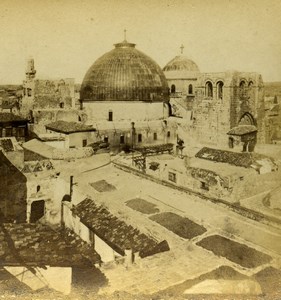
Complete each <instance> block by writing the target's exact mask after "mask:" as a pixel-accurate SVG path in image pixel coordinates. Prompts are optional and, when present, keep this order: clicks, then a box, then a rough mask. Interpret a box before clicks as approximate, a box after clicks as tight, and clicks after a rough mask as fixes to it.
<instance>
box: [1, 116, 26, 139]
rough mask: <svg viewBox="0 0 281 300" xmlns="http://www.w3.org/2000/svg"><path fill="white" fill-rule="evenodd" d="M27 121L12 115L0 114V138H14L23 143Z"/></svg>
mask: <svg viewBox="0 0 281 300" xmlns="http://www.w3.org/2000/svg"><path fill="white" fill-rule="evenodd" d="M27 123H28V120H26V119H25V118H23V117H20V116H17V115H14V114H12V113H7V112H1V113H0V137H12V136H13V137H15V138H17V140H19V141H25V139H26V137H27V136H28V130H27V129H28V128H27V126H28V125H27Z"/></svg>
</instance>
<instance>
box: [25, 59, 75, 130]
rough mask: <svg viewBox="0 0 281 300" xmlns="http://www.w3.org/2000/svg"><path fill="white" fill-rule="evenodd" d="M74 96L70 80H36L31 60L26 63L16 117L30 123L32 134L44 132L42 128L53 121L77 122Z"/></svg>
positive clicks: (72, 84)
mask: <svg viewBox="0 0 281 300" xmlns="http://www.w3.org/2000/svg"><path fill="white" fill-rule="evenodd" d="M75 96H76V94H75V86H74V79H72V78H64V79H56V80H53V79H52V80H47V79H37V78H36V70H35V67H34V60H33V59H29V60H28V62H27V68H26V79H25V80H24V81H23V95H22V99H21V101H20V114H21V115H22V116H24V117H26V118H28V119H29V120H30V121H31V122H32V123H33V127H32V128H31V129H32V131H36V132H44V131H45V127H44V125H45V124H47V123H50V122H54V121H57V120H65V121H79V119H81V117H80V116H79V113H78V111H77V109H76V107H75V103H76V99H75Z"/></svg>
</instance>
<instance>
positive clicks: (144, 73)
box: [80, 40, 169, 101]
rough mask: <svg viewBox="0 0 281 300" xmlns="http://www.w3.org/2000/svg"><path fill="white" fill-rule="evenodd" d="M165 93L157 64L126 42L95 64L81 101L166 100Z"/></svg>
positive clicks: (166, 95) (161, 72) (163, 76)
mask: <svg viewBox="0 0 281 300" xmlns="http://www.w3.org/2000/svg"><path fill="white" fill-rule="evenodd" d="M168 94H169V93H168V84H167V81H166V78H165V75H164V73H163V71H162V70H161V68H160V67H159V66H158V64H157V63H156V62H155V61H153V60H152V59H151V58H150V57H148V56H147V55H145V54H144V53H142V52H140V51H138V50H136V49H135V44H132V43H128V42H127V41H126V40H125V41H123V42H122V43H118V44H115V49H113V50H111V51H110V52H108V53H105V54H104V55H103V56H101V57H100V58H99V59H98V60H96V61H95V63H94V64H93V65H92V66H91V67H90V69H89V70H88V72H87V73H86V75H85V77H84V80H83V83H82V86H81V91H80V96H81V100H82V101H100V100H105V101H106V100H107V101H115V100H117V101H137V100H139V101H166V100H168V98H169V95H168Z"/></svg>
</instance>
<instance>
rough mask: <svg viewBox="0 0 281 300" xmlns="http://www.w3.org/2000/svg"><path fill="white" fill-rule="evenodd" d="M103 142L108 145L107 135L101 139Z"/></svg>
mask: <svg viewBox="0 0 281 300" xmlns="http://www.w3.org/2000/svg"><path fill="white" fill-rule="evenodd" d="M103 141H104V142H105V143H108V136H107V135H106V136H105V137H104V138H103Z"/></svg>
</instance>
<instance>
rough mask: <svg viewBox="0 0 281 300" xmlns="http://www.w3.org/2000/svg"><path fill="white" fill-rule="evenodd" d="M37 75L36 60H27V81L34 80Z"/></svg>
mask: <svg viewBox="0 0 281 300" xmlns="http://www.w3.org/2000/svg"><path fill="white" fill-rule="evenodd" d="M35 74H36V70H35V68H34V59H33V58H29V59H28V60H27V65H26V71H25V75H26V80H32V79H34V78H35Z"/></svg>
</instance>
